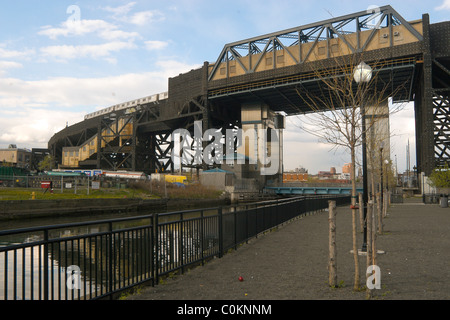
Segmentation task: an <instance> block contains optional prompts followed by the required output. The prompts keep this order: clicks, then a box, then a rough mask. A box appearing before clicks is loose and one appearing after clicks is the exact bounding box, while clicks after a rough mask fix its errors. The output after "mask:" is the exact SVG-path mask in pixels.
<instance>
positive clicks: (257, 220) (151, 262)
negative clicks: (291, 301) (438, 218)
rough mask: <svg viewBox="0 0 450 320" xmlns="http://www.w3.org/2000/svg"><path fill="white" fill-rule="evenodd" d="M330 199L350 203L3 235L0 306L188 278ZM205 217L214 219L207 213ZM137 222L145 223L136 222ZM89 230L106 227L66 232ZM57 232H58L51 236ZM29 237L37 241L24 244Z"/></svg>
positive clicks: (272, 206) (219, 210)
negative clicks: (196, 267) (179, 275)
mask: <svg viewBox="0 0 450 320" xmlns="http://www.w3.org/2000/svg"><path fill="white" fill-rule="evenodd" d="M328 200H337V201H338V202H340V203H341V204H344V203H349V202H350V197H349V196H339V195H336V196H301V197H296V198H289V199H279V200H274V201H265V202H262V203H254V204H244V205H240V206H228V207H212V208H204V209H192V210H183V211H176V212H170V213H160V214H157V213H155V214H150V215H144V216H136V217H131V218H118V219H109V220H98V221H89V222H79V223H69V224H60V225H50V226H43V227H32V228H22V229H17V230H4V231H0V240H2V238H3V239H4V238H5V237H9V241H12V242H13V243H11V244H9V245H6V246H2V247H1V246H0V274H2V276H0V300H10V299H14V300H16V299H30V300H35V299H36V300H51V299H53V300H71V299H101V298H106V297H109V298H112V297H113V296H115V295H116V294H118V293H120V292H121V291H123V290H126V289H129V288H132V287H134V286H136V285H140V284H144V283H150V284H152V285H156V284H158V282H159V278H160V277H162V276H165V275H167V274H169V273H171V272H179V271H181V272H184V270H185V268H186V267H187V266H189V265H192V264H199V263H201V264H203V263H204V262H205V261H206V260H207V259H210V258H212V257H214V256H218V257H222V256H223V255H224V253H225V252H226V251H227V250H228V249H230V248H237V247H238V245H239V244H241V243H244V242H246V241H248V240H249V239H251V238H253V237H258V235H259V234H261V233H262V232H265V231H266V230H269V229H272V228H274V227H276V226H277V225H279V224H281V223H284V222H286V221H288V220H290V219H293V218H295V217H297V216H299V215H302V214H305V213H307V212H310V211H317V210H322V209H325V208H327V206H328ZM233 208H234V210H233ZM224 209H228V211H227V212H225V211H224ZM207 211H211V212H213V214H211V215H209V214H208V215H205V214H204V213H205V212H207ZM214 211H215V212H214ZM196 212H197V213H198V214H196V215H194V216H190V215H192V214H194V213H196ZM186 215H189V217H186ZM171 216H172V217H175V218H174V219H173V220H170V219H169V220H170V221H169V220H168V219H167V217H171ZM160 219H161V221H160ZM138 220H142V221H143V223H141V224H139V225H138V224H136V221H138ZM163 220H164V221H163ZM144 222H145V223H144ZM124 223H131V225H128V226H126V225H122V224H124ZM116 224H120V225H119V226H116ZM92 226H103V229H100V228H99V229H98V230H97V229H94V230H91V231H89V232H84V231H86V230H82V231H83V233H82V234H72V233H70V232H69V233H68V234H66V233H65V231H69V229H70V230H72V229H79V228H81V229H82V228H83V227H92ZM58 230H59V232H60V234H58V235H52V233H54V232H55V231H58ZM27 235H34V236H35V237H34V238H33V239H32V241H28V242H25V241H24V239H23V238H25V237H26V236H27ZM21 237H22V239H19V238H21ZM14 238H15V239H14ZM18 239H19V240H18ZM4 240H5V239H4ZM6 240H8V239H6ZM77 270H78V271H77Z"/></svg>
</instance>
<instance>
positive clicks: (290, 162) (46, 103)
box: [0, 0, 450, 173]
mask: <svg viewBox="0 0 450 320" xmlns="http://www.w3.org/2000/svg"><path fill="white" fill-rule="evenodd" d="M385 4H387V3H374V1H372V0H370V1H309V0H307V1H298V0H297V1H292V0H276V1H272V0H260V1H256V0H229V1H226V2H223V1H212V0H209V1H207V0H172V1H167V0H166V1H153V0H151V1H140V0H136V1H124V0H113V1H73V0H71V1H65V0H58V1H56V0H52V1H50V0H44V1H33V0H17V1H7V2H6V1H4V2H3V3H2V7H1V10H0V30H2V31H1V33H0V110H1V116H0V148H2V147H7V146H8V145H9V144H11V143H14V144H17V145H18V146H19V147H23V148H33V147H46V145H47V142H48V140H49V139H50V137H51V136H52V135H53V134H54V133H55V132H57V131H59V130H61V129H62V128H64V127H65V125H66V123H68V124H69V125H70V124H74V123H76V122H79V121H81V120H82V119H83V117H84V115H85V114H86V113H90V112H92V111H95V110H96V109H100V108H103V107H107V106H110V105H113V104H116V103H119V102H124V101H127V100H132V99H135V98H140V97H144V96H147V95H152V94H155V93H159V92H162V91H166V90H167V83H168V78H169V77H173V76H176V75H178V74H179V73H184V72H187V71H189V70H191V69H193V68H197V67H200V66H201V65H202V64H203V62H204V61H210V62H214V61H215V60H216V59H217V57H218V55H219V54H220V52H221V50H222V48H223V46H224V45H225V44H226V43H229V42H234V41H238V40H242V39H246V38H250V37H254V36H258V35H262V34H266V33H270V32H275V31H278V30H283V29H287V28H291V27H296V26H300V25H303V24H308V23H312V22H317V21H320V20H325V19H329V18H331V17H337V16H341V15H345V14H349V13H353V12H358V11H362V10H366V9H367V8H368V7H369V6H371V5H380V6H381V5H385ZM389 4H390V5H391V6H392V7H394V9H396V10H397V11H398V12H399V13H400V14H401V15H402V16H403V17H404V18H405V19H407V20H415V19H420V18H421V17H422V14H423V13H429V14H430V19H431V22H432V23H436V22H440V21H446V20H448V17H449V16H450V0H445V1H444V0H435V1H416V0H413V1H408V2H406V1H392V2H391V3H389ZM73 20H76V21H79V22H80V23H79V24H73V23H71V21H73ZM411 110H412V107H411V106H410V105H408V106H407V107H406V109H405V111H404V112H403V113H401V114H398V115H397V116H396V117H395V118H394V119H391V128H392V129H393V130H394V133H395V134H396V135H397V136H398V139H396V138H394V139H393V144H394V146H393V147H394V148H395V150H394V151H393V154H394V153H395V154H397V158H398V164H399V169H400V170H401V169H402V168H403V169H404V167H405V166H406V164H405V160H404V159H405V148H406V141H407V139H409V140H410V141H411V142H412V144H413V143H414V117H413V115H412V112H411ZM292 123H293V121H288V129H287V130H286V132H285V168H286V169H293V168H295V167H297V166H300V165H301V166H304V167H305V168H307V169H309V170H310V172H313V173H315V172H317V171H319V170H328V169H329V167H331V166H335V167H336V168H337V170H338V171H340V168H341V167H342V165H343V164H344V163H345V162H348V159H347V156H346V155H342V154H341V153H339V154H335V153H333V152H330V149H331V148H330V146H327V145H322V144H318V143H317V139H316V138H313V137H308V136H306V135H305V134H304V133H303V134H299V133H298V132H297V130H296V127H295V126H294V125H292ZM286 150H289V151H288V152H287V151H286ZM412 152H414V148H412ZM414 154H415V153H414ZM414 154H413V155H412V157H413V158H414Z"/></svg>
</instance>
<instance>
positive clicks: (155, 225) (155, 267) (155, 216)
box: [152, 213, 159, 284]
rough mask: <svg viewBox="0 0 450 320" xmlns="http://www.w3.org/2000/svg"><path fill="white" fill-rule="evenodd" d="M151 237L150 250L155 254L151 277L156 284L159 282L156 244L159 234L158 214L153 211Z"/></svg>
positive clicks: (157, 245) (157, 246)
mask: <svg viewBox="0 0 450 320" xmlns="http://www.w3.org/2000/svg"><path fill="white" fill-rule="evenodd" d="M152 223H153V228H152V230H153V238H152V252H153V254H154V255H155V257H154V259H153V261H154V265H153V270H152V272H153V279H154V283H156V284H158V282H159V272H158V269H159V250H158V248H159V244H158V235H159V230H158V214H157V213H154V214H153V222H152Z"/></svg>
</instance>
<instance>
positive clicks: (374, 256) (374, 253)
mask: <svg viewBox="0 0 450 320" xmlns="http://www.w3.org/2000/svg"><path fill="white" fill-rule="evenodd" d="M378 201H379V198H378ZM371 218H372V264H373V265H374V266H376V265H377V226H376V224H377V218H376V215H375V204H374V206H373V209H372V217H371Z"/></svg>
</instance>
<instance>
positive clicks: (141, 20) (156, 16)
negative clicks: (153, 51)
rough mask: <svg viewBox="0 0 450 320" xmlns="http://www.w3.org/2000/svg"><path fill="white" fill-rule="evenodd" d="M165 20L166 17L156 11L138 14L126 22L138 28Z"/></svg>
mask: <svg viewBox="0 0 450 320" xmlns="http://www.w3.org/2000/svg"><path fill="white" fill-rule="evenodd" d="M164 19H165V17H164V15H163V14H162V13H161V12H159V11H157V10H154V11H141V12H137V13H135V14H134V15H132V16H131V17H130V18H128V19H126V21H127V22H129V23H132V24H135V25H138V26H143V25H146V24H148V23H151V22H156V21H162V20H164Z"/></svg>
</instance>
